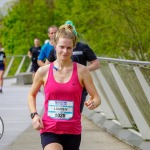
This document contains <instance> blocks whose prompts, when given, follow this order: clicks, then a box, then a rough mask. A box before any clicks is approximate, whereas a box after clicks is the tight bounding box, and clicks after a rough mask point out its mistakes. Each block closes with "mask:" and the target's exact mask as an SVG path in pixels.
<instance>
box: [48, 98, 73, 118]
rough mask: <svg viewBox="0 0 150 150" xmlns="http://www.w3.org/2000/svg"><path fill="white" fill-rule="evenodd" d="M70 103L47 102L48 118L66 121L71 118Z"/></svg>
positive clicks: (71, 105)
mask: <svg viewBox="0 0 150 150" xmlns="http://www.w3.org/2000/svg"><path fill="white" fill-rule="evenodd" d="M73 107H74V104H73V102H72V101H61V100H59V101H57V100H50V101H49V102H48V116H49V117H51V118H54V119H62V120H68V119H71V118H72V117H73Z"/></svg>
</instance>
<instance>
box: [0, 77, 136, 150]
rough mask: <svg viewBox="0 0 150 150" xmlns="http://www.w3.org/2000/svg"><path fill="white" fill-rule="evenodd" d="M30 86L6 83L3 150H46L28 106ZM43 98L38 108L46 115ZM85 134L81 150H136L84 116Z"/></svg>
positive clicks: (1, 98)
mask: <svg viewBox="0 0 150 150" xmlns="http://www.w3.org/2000/svg"><path fill="white" fill-rule="evenodd" d="M29 88H30V85H26V86H20V85H19V86H18V85H16V79H15V78H14V79H5V81H4V88H3V93H2V94H0V117H1V118H2V119H3V122H4V134H3V136H2V138H1V139H0V150H20V149H21V150H31V149H32V150H42V148H41V144H40V138H39V132H38V131H35V130H33V128H32V126H31V119H30V117H29V110H28V106H27V93H28V91H29ZM42 106H43V94H42V93H40V92H39V93H38V96H37V107H38V111H39V113H40V112H41V111H42ZM82 124H83V133H82V142H81V148H80V149H81V150H91V149H92V150H114V149H115V150H134V148H133V147H131V146H129V145H127V144H126V143H124V142H122V141H120V140H119V139H117V138H116V137H113V136H112V135H110V134H109V133H108V132H106V131H105V130H103V129H101V128H100V127H98V126H96V125H95V124H93V123H92V122H91V121H90V120H88V119H87V118H86V117H85V116H82Z"/></svg>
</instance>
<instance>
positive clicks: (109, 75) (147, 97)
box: [4, 55, 150, 140]
mask: <svg viewBox="0 0 150 150" xmlns="http://www.w3.org/2000/svg"><path fill="white" fill-rule="evenodd" d="M7 59H9V60H8V63H7V68H6V71H5V74H4V77H5V78H7V77H15V76H16V75H17V74H18V73H20V72H29V71H30V67H31V61H30V59H29V58H28V57H27V56H26V55H23V56H22V55H19V56H12V57H8V58H7ZM98 59H99V60H100V63H101V67H100V69H98V70H96V71H93V72H92V73H91V74H92V77H93V80H94V83H95V85H96V88H97V90H98V92H99V94H100V96H101V99H102V104H101V106H100V107H98V108H97V109H96V110H95V112H99V113H103V114H104V116H105V117H106V119H108V120H116V121H118V123H119V124H120V125H121V127H122V128H123V129H133V130H135V131H136V132H138V133H139V135H140V136H141V137H142V138H143V139H144V140H150V62H143V61H131V60H121V59H112V58H103V57H98ZM15 60H17V63H16V62H15ZM18 62H19V63H18Z"/></svg>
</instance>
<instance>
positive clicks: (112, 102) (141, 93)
mask: <svg viewBox="0 0 150 150" xmlns="http://www.w3.org/2000/svg"><path fill="white" fill-rule="evenodd" d="M99 60H100V62H101V67H100V69H98V70H96V71H94V72H92V76H93V80H94V83H95V85H96V88H97V90H98V92H99V94H100V96H101V99H102V105H101V106H100V107H99V108H97V110H96V111H98V112H101V113H104V115H105V117H106V118H107V119H108V120H116V121H118V122H119V124H120V125H121V126H122V128H125V129H134V130H135V131H137V132H139V134H140V136H141V137H142V138H143V139H144V140H150V62H143V61H131V60H121V59H112V58H103V57H99Z"/></svg>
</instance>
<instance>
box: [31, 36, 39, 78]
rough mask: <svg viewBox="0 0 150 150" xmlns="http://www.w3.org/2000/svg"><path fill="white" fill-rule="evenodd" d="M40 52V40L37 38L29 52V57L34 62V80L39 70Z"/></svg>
mask: <svg viewBox="0 0 150 150" xmlns="http://www.w3.org/2000/svg"><path fill="white" fill-rule="evenodd" d="M40 50H41V46H40V40H39V39H38V38H35V39H34V46H33V47H31V48H30V49H29V51H28V57H29V58H31V61H32V66H31V72H32V79H33V78H34V75H35V73H36V71H37V69H38V68H39V65H38V63H37V59H38V55H39V53H40Z"/></svg>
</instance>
